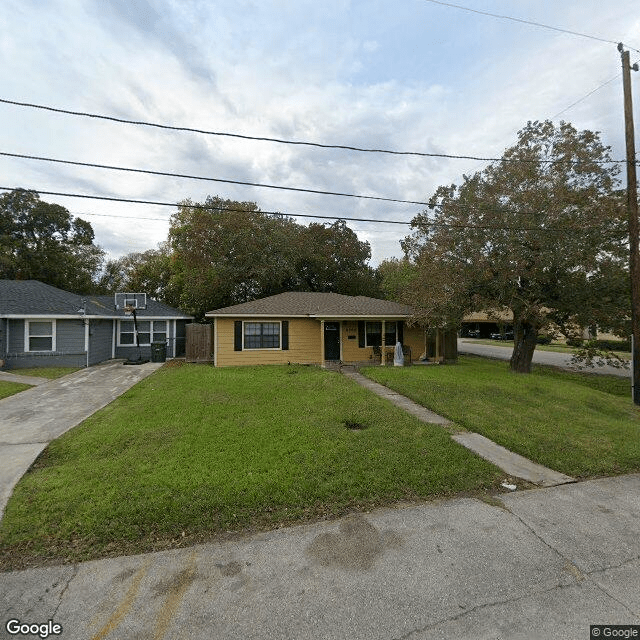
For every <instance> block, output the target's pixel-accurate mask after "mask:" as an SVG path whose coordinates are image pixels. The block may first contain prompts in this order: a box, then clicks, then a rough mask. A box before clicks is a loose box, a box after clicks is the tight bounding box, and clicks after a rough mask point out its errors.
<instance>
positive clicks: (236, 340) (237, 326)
mask: <svg viewBox="0 0 640 640" xmlns="http://www.w3.org/2000/svg"><path fill="white" fill-rule="evenodd" d="M233 350H234V351H242V320H236V321H235V322H234V323H233Z"/></svg>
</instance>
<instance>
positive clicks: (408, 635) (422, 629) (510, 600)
mask: <svg viewBox="0 0 640 640" xmlns="http://www.w3.org/2000/svg"><path fill="white" fill-rule="evenodd" d="M572 586H575V585H573V584H556V585H554V586H552V587H548V588H546V589H540V590H533V591H531V592H529V593H525V594H522V595H519V596H516V597H515V598H505V599H503V600H496V601H493V602H485V603H484V604H479V605H477V606H475V607H472V608H471V609H465V610H464V611H461V612H460V613H458V614H457V615H455V616H448V617H446V618H442V619H441V620H438V621H436V622H434V623H432V624H428V625H425V626H424V627H419V628H418V629H413V630H412V631H409V632H408V633H405V634H404V635H402V636H398V637H396V638H393V640H408V639H409V638H411V637H412V636H414V635H416V634H418V633H424V632H425V631H430V630H431V629H435V628H436V627H437V626H439V625H441V624H443V623H445V622H454V621H456V620H462V619H463V618H465V617H466V616H468V615H470V614H472V613H475V612H477V611H482V610H483V609H487V608H490V607H496V606H500V605H503V604H511V603H513V602H518V601H520V600H524V599H526V598H530V597H531V596H539V595H542V594H545V593H551V592H552V591H555V590H556V589H566V588H568V587H572Z"/></svg>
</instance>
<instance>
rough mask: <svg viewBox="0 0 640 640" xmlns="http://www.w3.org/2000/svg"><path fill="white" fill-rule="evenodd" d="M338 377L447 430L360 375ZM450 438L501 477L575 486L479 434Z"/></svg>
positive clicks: (410, 402)
mask: <svg viewBox="0 0 640 640" xmlns="http://www.w3.org/2000/svg"><path fill="white" fill-rule="evenodd" d="M342 374H343V375H345V376H346V377H347V378H350V379H351V380H353V381H354V382H357V383H358V384H360V385H362V386H363V387H365V388H366V389H369V391H372V392H373V393H375V394H377V395H379V396H380V397H381V398H386V399H387V400H390V401H391V402H392V403H393V404H395V405H396V406H398V407H400V408H401V409H404V410H405V411H407V412H408V413H410V414H411V415H413V416H415V417H416V418H418V419H419V420H422V421H423V422H428V423H430V424H438V425H441V426H448V425H451V424H452V423H451V422H450V421H449V420H447V419H446V418H444V417H442V416H440V415H438V414H437V413H434V412H433V411H430V410H429V409H426V408H425V407H423V406H421V405H419V404H417V403H415V402H414V401H413V400H410V399H409V398H407V397H405V396H403V395H400V394H399V393H396V392H395V391H393V390H391V389H389V388H388V387H385V386H384V385H381V384H379V383H377V382H374V381H373V380H370V379H369V378H367V377H365V376H363V375H362V374H361V373H357V372H356V371H351V370H349V369H343V370H342ZM451 437H452V438H453V439H454V440H455V441H456V442H457V443H458V444H461V445H462V446H463V447H466V448H467V449H469V450H471V451H473V452H474V453H475V454H477V455H479V456H480V457H482V458H484V459H485V460H488V461H489V462H491V463H493V464H494V465H496V467H498V468H500V469H502V470H503V471H504V472H505V473H507V474H508V475H510V476H513V477H514V478H521V479H523V480H526V481H527V482H531V483H533V484H537V485H538V486H541V487H554V486H556V485H559V484H566V483H568V482H575V479H574V478H572V477H571V476H567V475H565V474H564V473H559V472H558V471H554V470H553V469H549V468H547V467H543V466H542V465H540V464H537V463H535V462H532V461H531V460H528V459H527V458H523V457H522V456H520V455H518V454H517V453H513V452H512V451H509V450H508V449H505V448H504V447H501V446H500V445H498V444H496V443H495V442H493V441H492V440H489V438H485V437H484V436H481V435H480V434H479V433H469V432H462V433H455V434H453V435H452V436H451Z"/></svg>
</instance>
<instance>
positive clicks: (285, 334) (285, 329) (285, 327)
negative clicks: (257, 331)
mask: <svg viewBox="0 0 640 640" xmlns="http://www.w3.org/2000/svg"><path fill="white" fill-rule="evenodd" d="M282 350H283V351H288V350H289V321H288V320H283V321H282Z"/></svg>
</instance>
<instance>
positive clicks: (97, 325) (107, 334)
mask: <svg viewBox="0 0 640 640" xmlns="http://www.w3.org/2000/svg"><path fill="white" fill-rule="evenodd" d="M113 323H114V320H91V324H90V325H89V364H90V365H93V364H98V363H99V362H104V361H105V360H109V359H110V358H111V343H112V341H113Z"/></svg>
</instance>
